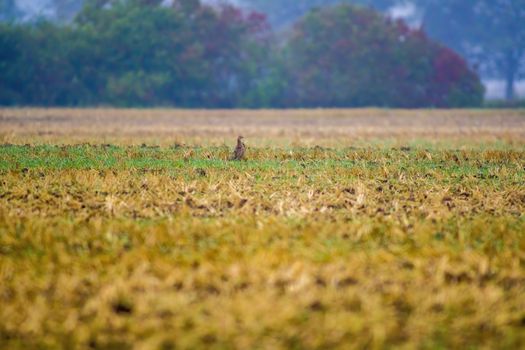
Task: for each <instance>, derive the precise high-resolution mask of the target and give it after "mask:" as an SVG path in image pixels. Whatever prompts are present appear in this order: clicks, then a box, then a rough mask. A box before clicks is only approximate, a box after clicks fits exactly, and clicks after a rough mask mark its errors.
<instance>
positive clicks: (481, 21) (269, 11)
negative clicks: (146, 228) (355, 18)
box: [0, 0, 525, 100]
mask: <svg viewBox="0 0 525 350" xmlns="http://www.w3.org/2000/svg"><path fill="white" fill-rule="evenodd" d="M188 1H189V2H191V1H193V0H188ZM97 2H98V3H104V2H105V1H104V0H95V1H93V3H97ZM106 2H107V1H106ZM143 2H145V3H146V2H148V1H146V0H145V1H143ZM151 2H155V1H151ZM202 2H203V3H206V4H210V5H221V4H224V3H225V2H227V1H222V0H204V1H202ZM229 2H230V3H232V4H233V5H235V6H237V7H239V8H241V9H243V10H244V11H257V12H260V13H262V14H265V15H266V16H267V21H268V23H269V25H270V26H271V28H272V31H273V32H274V33H276V34H275V36H276V37H279V36H280V33H286V32H289V31H290V30H291V29H290V28H293V27H294V25H295V24H296V23H297V22H298V21H300V20H301V18H303V17H304V16H305V15H306V14H307V13H309V11H312V10H313V11H316V9H320V8H323V7H325V6H332V5H336V4H339V3H347V4H357V5H361V6H366V7H370V8H373V9H374V10H376V11H378V12H380V13H381V14H383V15H384V16H385V17H388V18H392V19H400V20H402V21H404V22H405V23H406V24H407V25H408V26H409V27H410V28H412V29H414V30H419V29H422V30H423V31H424V32H426V33H427V34H428V36H429V37H430V38H431V39H432V40H435V41H436V42H438V43H441V44H443V45H445V46H446V47H448V48H450V49H452V50H454V51H455V52H457V53H458V54H459V55H460V56H461V57H462V58H464V59H465V61H466V62H467V64H468V67H469V69H471V70H472V71H473V72H475V73H477V74H478V75H479V76H480V78H481V80H482V81H483V84H484V86H485V97H486V98H488V99H507V100H514V99H517V98H523V97H525V83H524V82H523V80H522V79H523V77H524V75H525V0H295V1H283V0H231V1H229ZM172 3H173V1H170V0H165V1H162V4H161V6H166V7H169V6H172ZM84 5H85V1H84V0H0V21H2V22H4V23H10V24H18V25H20V24H23V25H32V24H34V23H40V22H42V21H50V22H52V23H55V24H57V25H59V26H69V25H70V24H71V23H73V22H74V20H75V16H77V14H79V13H80V12H81V10H82V9H83V6H84ZM283 35H284V34H283ZM4 56H5V55H4Z"/></svg>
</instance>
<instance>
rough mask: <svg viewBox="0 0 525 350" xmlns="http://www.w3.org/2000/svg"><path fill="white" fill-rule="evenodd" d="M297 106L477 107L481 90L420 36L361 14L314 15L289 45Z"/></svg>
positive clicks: (350, 10)
mask: <svg viewBox="0 0 525 350" xmlns="http://www.w3.org/2000/svg"><path fill="white" fill-rule="evenodd" d="M285 51H286V53H285V57H286V65H287V73H288V76H289V77H290V79H289V80H290V81H291V84H290V86H289V88H288V91H287V103H288V104H291V105H295V106H308V107H316V106H338V107H347V106H370V105H375V106H396V107H422V106H434V107H449V106H468V105H478V104H480V102H481V99H482V94H483V88H482V86H481V84H480V81H479V79H478V77H477V76H476V74H475V73H474V72H473V71H472V70H470V69H469V67H468V66H467V64H466V63H465V61H464V60H463V59H462V58H461V57H459V56H458V55H457V54H456V53H454V52H453V51H451V50H450V49H448V48H446V47H444V46H441V45H439V44H437V43H435V42H433V41H431V40H430V39H429V38H428V37H427V36H426V35H425V33H424V32H422V31H420V30H413V29H410V28H409V27H407V25H406V24H404V23H403V22H401V21H392V20H389V19H386V18H384V17H383V16H381V15H380V14H378V13H376V12H374V11H372V10H369V9H364V8H358V7H353V6H346V5H341V6H337V7H332V8H327V9H324V10H319V11H314V12H311V13H310V14H309V15H307V16H306V17H305V18H304V19H302V20H301V21H300V22H299V23H297V25H296V26H295V27H294V29H293V31H292V35H291V37H290V39H289V41H288V44H287V47H286V50H285Z"/></svg>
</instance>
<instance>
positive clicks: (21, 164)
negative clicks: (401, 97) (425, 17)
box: [0, 109, 525, 349]
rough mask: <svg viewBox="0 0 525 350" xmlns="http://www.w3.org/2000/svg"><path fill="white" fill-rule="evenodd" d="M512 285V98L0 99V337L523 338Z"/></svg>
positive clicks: (158, 343) (337, 343) (524, 235)
mask: <svg viewBox="0 0 525 350" xmlns="http://www.w3.org/2000/svg"><path fill="white" fill-rule="evenodd" d="M239 134H242V135H244V136H245V138H246V140H245V142H246V144H247V146H248V151H247V159H246V160H245V161H240V162H232V161H228V157H229V155H230V154H231V151H232V149H233V147H234V143H235V138H236V137H237V135H239ZM524 296H525V111H520V110H517V111H507V110H480V111H475V110H446V111H434V110H432V111H431V110H414V111H397V110H375V109H370V110H291V111H270V110H267V111H202V110H196V111H191V110H110V109H91V110H90V109H86V110H73V109H71V110H69V109H0V348H6V349H7V348H9V349H22V348H24V349H25V348H49V349H55V348H90V349H127V348H132V347H134V348H140V349H157V348H161V349H199V348H212V349H321V348H322V349H348V348H372V349H380V348H393V347H394V348H410V349H411V348H429V349H435V348H438V349H440V348H461V349H463V348H500V349H518V348H523V347H524V346H525V297H524Z"/></svg>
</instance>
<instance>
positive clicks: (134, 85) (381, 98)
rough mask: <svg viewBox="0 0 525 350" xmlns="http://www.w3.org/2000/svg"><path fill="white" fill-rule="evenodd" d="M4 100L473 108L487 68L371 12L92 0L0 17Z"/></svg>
mask: <svg viewBox="0 0 525 350" xmlns="http://www.w3.org/2000/svg"><path fill="white" fill-rule="evenodd" d="M0 72H1V76H0V104H1V105H41V106H93V105H97V106H100V105H112V106H175V107H188V108H197V107H200V108H234V107H235V108H236V107H245V108H267V107H272V108H292V107H359V106H378V107H406V108H415V107H467V106H477V105H480V104H481V103H482V100H483V87H482V85H481V83H480V80H479V77H478V76H477V74H476V73H475V72H474V71H473V70H472V69H471V68H470V67H469V66H468V65H467V63H466V62H465V61H464V60H463V59H462V58H461V57H460V56H459V55H458V54H457V53H455V52H454V51H452V50H451V49H449V48H447V47H445V46H443V45H440V44H438V43H436V42H434V41H433V40H431V39H429V38H428V37H427V35H426V34H425V33H424V32H423V31H422V30H416V29H411V28H409V27H408V26H407V25H406V24H404V23H403V22H402V21H394V20H391V19H388V18H386V17H385V16H383V15H381V14H380V13H378V12H375V11H374V10H372V9H369V8H363V7H358V6H353V5H337V6H331V7H327V8H323V9H316V10H312V11H310V12H308V13H307V14H306V15H305V16H303V17H301V18H300V19H299V20H297V21H296V23H295V24H294V25H293V26H291V27H290V28H289V29H287V30H286V31H284V32H278V33H277V32H274V31H273V30H272V28H271V26H270V24H269V22H268V21H267V19H266V16H265V15H263V14H261V13H257V12H246V11H243V10H241V9H239V8H237V7H235V6H233V5H227V4H223V5H217V6H210V5H206V4H202V3H201V2H200V1H199V0H176V1H174V2H173V3H172V4H170V5H169V6H167V5H166V3H165V2H163V1H162V0H90V1H87V3H85V4H84V7H83V9H82V11H81V12H80V13H78V14H77V16H76V17H75V19H74V21H73V22H72V23H69V24H53V23H50V22H45V21H41V22H37V23H31V24H14V23H3V24H0Z"/></svg>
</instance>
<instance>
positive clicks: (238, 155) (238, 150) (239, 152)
mask: <svg viewBox="0 0 525 350" xmlns="http://www.w3.org/2000/svg"><path fill="white" fill-rule="evenodd" d="M243 139H244V137H242V136H239V137H238V138H237V146H236V147H235V150H234V151H233V155H232V157H231V158H230V160H242V159H244V154H245V153H246V145H245V144H244V142H242V140H243Z"/></svg>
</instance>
